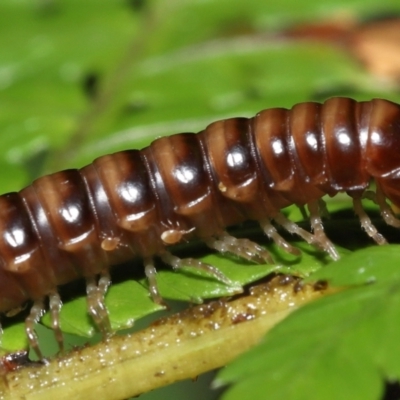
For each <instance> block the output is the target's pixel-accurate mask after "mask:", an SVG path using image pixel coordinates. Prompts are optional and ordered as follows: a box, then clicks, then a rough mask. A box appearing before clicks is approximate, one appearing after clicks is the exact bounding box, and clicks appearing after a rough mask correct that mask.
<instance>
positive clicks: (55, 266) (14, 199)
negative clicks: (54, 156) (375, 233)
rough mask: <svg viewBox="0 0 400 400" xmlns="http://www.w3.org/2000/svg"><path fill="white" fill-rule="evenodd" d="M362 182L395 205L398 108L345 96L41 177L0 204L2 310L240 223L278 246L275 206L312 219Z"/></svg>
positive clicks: (399, 166) (398, 192) (399, 187)
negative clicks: (318, 205) (302, 211)
mask: <svg viewBox="0 0 400 400" xmlns="http://www.w3.org/2000/svg"><path fill="white" fill-rule="evenodd" d="M372 178H373V179H375V180H376V182H377V183H378V185H379V187H380V188H381V190H382V191H383V193H384V194H385V195H386V196H387V197H388V198H389V199H390V200H392V201H393V202H394V203H395V204H396V205H397V206H400V107H399V105H397V104H394V103H391V102H389V101H386V100H372V101H370V102H361V103H357V102H355V101H354V100H351V99H347V98H333V99H330V100H327V101H326V102H325V103H324V104H319V103H313V102H309V103H301V104H297V105H295V106H294V107H293V108H292V109H291V110H286V109H282V108H273V109H268V110H264V111H262V112H260V113H259V114H257V115H256V116H255V117H254V118H250V119H247V118H231V119H227V120H222V121H217V122H214V123H212V124H211V125H209V126H208V127H207V128H206V129H205V130H204V131H202V132H200V133H199V134H197V135H196V134H188V133H184V134H177V135H173V136H170V137H164V138H160V139H157V140H155V141H154V142H153V143H152V144H151V145H150V146H149V147H147V148H145V149H143V150H140V151H138V150H127V151H123V152H119V153H116V154H111V155H106V156H103V157H100V158H98V159H96V160H95V161H94V162H93V163H92V164H90V165H88V166H86V167H84V168H82V169H80V170H66V171H62V172H58V173H55V174H52V175H48V176H45V177H42V178H40V179H38V180H36V181H35V182H34V183H33V184H32V185H30V186H28V187H26V188H25V189H23V190H21V191H20V192H19V193H8V194H5V195H3V196H0V311H2V312H7V311H9V310H11V309H13V308H16V307H18V306H21V305H22V304H23V303H24V302H25V301H26V300H27V299H33V300H36V299H40V298H43V297H44V296H47V295H50V294H51V293H53V292H54V291H55V290H56V287H57V286H58V285H60V284H64V283H66V282H70V281H72V280H74V279H77V278H79V277H86V278H94V277H95V276H96V275H97V274H99V273H102V272H104V271H107V270H108V268H109V267H110V266H111V265H114V264H116V263H120V262H122V261H126V260H129V259H130V258H133V257H134V256H140V257H143V258H145V259H146V260H150V259H152V258H153V257H154V256H157V255H159V256H161V257H164V259H167V258H168V257H167V258H166V257H165V254H166V251H167V246H168V245H169V244H175V243H177V242H178V241H181V240H189V239H190V238H192V237H198V238H200V239H202V240H205V241H207V239H210V238H215V237H219V236H220V235H223V231H224V229H225V228H226V227H227V226H229V225H232V224H237V223H241V222H243V221H245V220H247V219H255V220H259V221H263V224H264V229H265V230H266V232H267V231H268V232H269V233H270V235H271V236H272V237H276V234H275V233H274V231H273V227H272V226H270V225H268V221H269V219H274V218H275V217H276V216H277V215H278V214H279V211H280V209H281V208H283V207H286V206H287V205H290V204H293V203H295V204H297V205H306V204H307V205H310V204H311V209H313V210H315V202H316V201H318V200H319V199H320V198H321V197H322V196H323V195H324V194H326V193H328V194H331V195H334V194H335V193H337V192H339V191H346V192H349V193H356V192H362V191H363V190H364V189H366V188H367V187H368V185H369V183H370V180H371V179H372ZM359 212H360V213H361V211H359ZM314 217H316V218H314V219H315V221H316V222H315V221H314V222H315V226H314V227H317V228H318V226H320V225H318V224H319V223H320V222H319V220H318V218H317V217H318V215H316V214H315V213H314ZM363 218H364V217H363ZM279 220H280V221H281V222H280V223H282V224H284V226H285V228H287V229H288V230H289V231H290V232H295V230H296V229H297V228H293V227H291V226H290V224H287V223H286V222H285V220H284V219H282V217H281V218H280V219H279ZM293 229H294V231H293ZM269 233H267V234H269ZM225 244H226V243H224V242H222V241H221V242H220V243H218V245H221V246H223V245H225ZM214 248H216V247H214ZM169 259H171V258H169ZM149 265H150V266H149V267H148V269H149V271H150V273H149V275H151V274H154V271H153V270H152V269H151V268H152V264H151V263H150V264H149Z"/></svg>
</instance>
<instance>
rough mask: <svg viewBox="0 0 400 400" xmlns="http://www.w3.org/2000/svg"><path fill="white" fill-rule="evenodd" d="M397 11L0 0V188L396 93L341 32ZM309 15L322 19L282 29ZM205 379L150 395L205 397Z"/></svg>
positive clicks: (368, 6)
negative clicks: (167, 138) (126, 152)
mask: <svg viewBox="0 0 400 400" xmlns="http://www.w3.org/2000/svg"><path fill="white" fill-rule="evenodd" d="M399 12H400V3H399V2H398V1H397V0H325V1H323V0H321V1H319V2H316V1H315V0H279V1H278V0H270V1H261V0H248V1H246V2H244V1H240V0H158V1H157V0H154V1H146V0H85V1H78V0H63V1H61V0H2V1H1V3H0V44H1V45H0V146H1V150H2V151H1V154H0V171H1V173H0V190H1V192H7V191H13V190H19V189H20V188H21V187H23V186H24V185H26V184H28V183H29V182H30V181H31V180H32V179H34V178H35V177H37V176H39V175H41V174H44V173H48V172H50V171H56V170H58V169H63V168H69V167H81V166H83V165H84V164H85V163H89V162H90V161H91V160H93V159H94V158H96V157H98V156H100V155H102V154H105V153H109V152H114V151H118V150H121V149H125V148H141V147H143V146H145V145H146V144H148V143H149V142H150V141H151V140H153V139H154V138H156V137H158V136H161V135H167V134H172V133H176V132H183V131H193V132H197V131H199V130H201V129H203V128H204V127H205V126H206V125H207V124H208V123H210V122H212V121H213V120H215V119H219V118H225V117H229V116H239V115H240V116H252V115H254V114H255V113H256V112H258V111H259V110H261V109H263V108H267V107H274V106H283V107H290V106H291V105H293V104H294V103H296V102H301V101H308V100H317V101H322V100H324V99H325V98H327V97H331V96H334V95H346V96H350V97H353V98H356V99H357V100H369V99H370V98H372V97H384V98H387V99H390V100H393V101H397V102H400V92H399V85H398V82H399V81H398V79H397V78H396V77H393V76H390V77H388V76H379V74H378V75H377V74H374V73H373V71H372V72H371V69H368V68H367V67H366V65H365V63H362V62H361V61H360V58H359V57H357V56H356V54H355V53H356V52H355V49H356V47H355V44H354V43H356V44H357V43H358V42H357V41H356V40H355V39H354V38H355V37H356V35H357V32H358V30H359V29H360V27H362V28H363V29H364V28H365V27H368V24H372V25H373V24H374V23H375V22H376V21H377V20H382V18H383V17H385V18H388V17H390V18H392V17H395V16H396V15H398V13H399ZM311 25H312V26H314V27H315V25H319V26H322V27H325V28H324V29H321V28H320V29H308V30H307V29H306V31H307V32H311V34H309V35H304V29H303V30H300V31H301V32H303V35H302V34H299V33H298V32H297V31H296V30H295V29H296V27H297V28H298V27H303V28H304V27H309V26H311ZM329 27H331V28H329ZM328 28H329V29H331V30H329V29H328ZM293 32H295V33H293ZM296 32H297V34H296ZM324 32H325V33H326V32H328V33H329V32H331V35H330V36H329V35H325V36H324V34H323V33H324ZM327 37H328V39H327ZM332 37H333V38H332ZM399 76H400V73H399ZM208 380H209V377H207V376H204V377H201V378H200V379H199V381H198V382H196V383H192V382H188V383H186V384H184V386H182V385H181V386H176V388H173V389H162V390H161V395H160V396H161V397H166V396H170V397H171V398H172V397H173V398H175V399H178V398H179V399H189V398H190V399H200V398H201V399H204V398H212V396H214V395H215V394H205V393H203V392H202V391H201V390H200V388H199V387H200V385H202V384H203V383H204V384H205V386H207V385H208ZM185 385H186V386H185ZM165 390H174V392H169V391H168V392H166V391H165ZM157 392H158V391H156V392H154V393H150V394H147V395H144V396H142V397H141V398H144V399H150V398H155V397H154V396H156V394H157ZM196 396H197V397H196Z"/></svg>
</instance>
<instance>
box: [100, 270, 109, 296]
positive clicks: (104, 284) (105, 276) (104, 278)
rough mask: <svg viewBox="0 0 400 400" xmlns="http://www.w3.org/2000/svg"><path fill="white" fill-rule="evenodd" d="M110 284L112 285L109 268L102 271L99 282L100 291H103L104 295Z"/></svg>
mask: <svg viewBox="0 0 400 400" xmlns="http://www.w3.org/2000/svg"><path fill="white" fill-rule="evenodd" d="M110 285H111V276H110V273H109V272H108V271H107V270H105V271H102V273H101V275H100V279H99V283H98V287H99V290H100V292H101V293H103V295H105V294H106V293H107V290H108V288H109V287H110Z"/></svg>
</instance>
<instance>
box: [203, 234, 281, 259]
mask: <svg viewBox="0 0 400 400" xmlns="http://www.w3.org/2000/svg"><path fill="white" fill-rule="evenodd" d="M204 242H205V243H206V245H207V246H208V247H210V248H212V249H215V250H217V251H219V252H220V253H231V254H234V255H236V256H238V257H241V258H244V259H245V260H249V261H252V262H256V263H259V264H264V263H265V262H267V263H269V264H272V263H273V259H272V257H271V255H270V254H269V253H268V251H266V250H265V249H263V248H262V247H261V246H260V245H258V244H257V243H254V242H252V241H251V240H249V239H238V238H235V237H233V236H231V235H229V234H228V233H227V232H223V234H222V235H218V236H217V237H215V238H214V237H210V238H207V239H205V240H204Z"/></svg>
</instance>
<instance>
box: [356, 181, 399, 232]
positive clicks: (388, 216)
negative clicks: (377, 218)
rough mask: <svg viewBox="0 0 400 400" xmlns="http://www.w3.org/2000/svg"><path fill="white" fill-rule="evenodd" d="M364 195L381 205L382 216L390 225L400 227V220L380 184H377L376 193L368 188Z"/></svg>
mask: <svg viewBox="0 0 400 400" xmlns="http://www.w3.org/2000/svg"><path fill="white" fill-rule="evenodd" d="M363 197H364V198H366V199H369V200H372V201H373V202H374V203H375V204H377V205H378V206H379V209H380V211H381V215H382V218H383V219H384V221H385V222H386V223H387V224H388V225H390V226H394V227H395V228H400V220H399V219H398V218H396V217H395V215H394V213H393V211H392V209H391V207H390V206H389V204H388V203H386V199H385V195H384V194H383V192H382V189H381V188H380V187H379V185H377V188H376V193H374V192H373V191H371V190H367V191H365V192H364V194H363Z"/></svg>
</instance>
